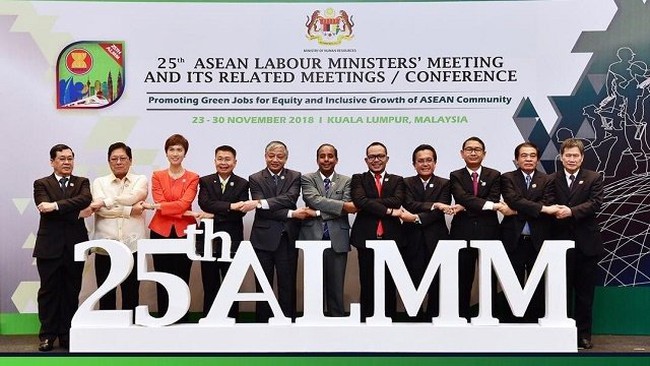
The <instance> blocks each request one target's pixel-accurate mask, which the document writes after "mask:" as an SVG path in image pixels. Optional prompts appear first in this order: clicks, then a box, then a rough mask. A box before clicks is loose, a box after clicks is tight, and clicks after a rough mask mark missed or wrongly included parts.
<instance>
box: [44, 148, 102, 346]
mask: <svg viewBox="0 0 650 366" xmlns="http://www.w3.org/2000/svg"><path fill="white" fill-rule="evenodd" d="M50 165H51V166H52V168H53V169H54V172H53V173H52V174H51V175H49V176H47V177H44V178H40V179H37V180H36V181H35V182H34V203H36V207H37V208H38V211H39V212H40V213H41V218H40V223H39V226H38V234H37V235H36V243H35V246H34V254H33V255H34V257H35V258H36V267H37V269H38V275H39V277H40V279H41V287H40V289H39V290H38V317H39V320H40V322H41V329H40V332H39V338H40V341H41V342H40V344H39V347H38V349H39V351H42V352H47V351H51V350H52V349H53V348H54V341H55V340H56V339H57V338H58V339H59V346H60V347H62V348H68V347H69V346H70V343H69V342H70V322H71V320H72V316H73V315H74V313H75V311H76V310H77V307H78V306H79V291H80V289H81V274H82V271H83V262H75V260H74V246H75V244H77V243H81V242H84V241H87V240H88V231H87V230H86V226H85V224H84V220H83V217H81V212H82V211H83V210H84V209H85V208H87V207H88V206H89V205H90V202H91V201H92V195H91V193H90V182H89V181H88V179H87V178H83V177H77V176H74V175H72V170H73V168H74V152H73V151H72V149H71V148H70V147H69V146H67V145H64V144H57V145H54V146H53V147H52V148H51V149H50Z"/></svg>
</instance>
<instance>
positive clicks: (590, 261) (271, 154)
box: [34, 134, 603, 351]
mask: <svg viewBox="0 0 650 366" xmlns="http://www.w3.org/2000/svg"><path fill="white" fill-rule="evenodd" d="M188 148H189V143H188V141H187V140H186V139H185V138H184V137H183V136H181V135H178V134H176V135H172V136H171V137H169V138H168V139H167V141H166V142H165V152H166V155H167V160H168V161H169V167H168V168H167V169H164V170H159V171H156V172H154V173H153V176H152V178H151V194H152V197H151V198H152V199H151V200H149V199H148V198H147V196H148V191H149V187H148V185H149V184H148V180H147V177H145V176H143V175H137V174H134V173H133V172H132V171H131V169H130V167H131V164H132V154H131V148H130V147H129V146H127V145H125V144H124V143H122V142H117V143H114V144H112V145H111V146H110V147H109V149H108V163H109V166H110V169H111V173H110V174H108V175H106V176H103V177H99V178H97V179H95V181H94V182H93V184H92V186H91V185H90V182H89V181H88V179H86V178H82V177H78V176H73V175H72V170H73V166H74V153H73V151H72V149H71V148H70V147H68V146H66V145H63V144H59V145H55V146H54V147H52V149H51V150H50V161H51V165H52V167H53V169H54V173H53V174H52V175H49V176H47V177H44V178H41V179H38V180H36V181H35V182H34V200H35V203H36V205H37V207H38V209H39V211H40V212H41V220H40V226H39V230H38V235H37V240H36V246H35V250H34V257H36V260H37V267H38V272H39V275H40V278H41V288H40V290H39V292H38V306H39V317H40V320H41V331H40V339H41V343H40V345H39V349H40V350H41V351H49V350H51V349H52V348H53V347H54V341H55V340H56V339H57V338H58V339H59V345H60V346H61V347H67V346H68V342H69V329H70V320H71V318H72V315H73V314H74V312H75V310H76V308H77V306H78V295H79V291H80V287H81V272H82V267H83V263H81V262H75V261H74V258H73V253H74V250H73V248H74V245H75V244H76V243H79V242H83V241H86V240H87V239H88V234H87V231H86V227H85V224H84V218H86V217H89V216H91V215H94V216H95V220H94V232H93V238H94V239H114V240H118V241H120V242H122V243H124V244H125V245H127V246H128V247H129V248H130V249H131V251H132V252H133V253H135V251H136V249H137V241H138V240H139V239H142V238H145V237H146V235H147V234H146V232H147V230H146V227H145V216H146V215H145V214H144V211H145V210H153V211H154V212H155V213H154V214H153V218H152V219H151V221H150V223H149V229H150V238H152V239H155V238H179V237H184V236H185V229H186V228H187V227H188V225H192V224H196V223H197V221H200V219H202V218H212V219H213V220H214V230H215V232H217V231H225V232H227V233H228V234H230V237H231V239H232V244H233V246H232V250H233V251H236V250H237V247H238V244H239V243H240V242H241V241H242V240H244V225H243V217H244V215H246V213H247V212H249V211H253V210H254V211H255V218H254V221H253V225H252V229H251V234H250V242H251V244H252V245H253V247H254V249H255V252H256V254H257V257H258V259H259V261H260V263H261V265H262V268H263V270H264V273H265V275H266V277H267V279H268V280H269V282H270V283H273V281H274V276H277V282H278V283H277V291H278V302H279V304H280V307H281V309H282V311H283V313H284V315H285V316H287V317H290V318H295V316H296V271H297V270H296V269H297V261H298V252H297V249H296V247H295V241H296V240H329V241H331V247H330V248H328V249H327V250H326V251H325V252H324V259H323V260H324V272H325V273H324V278H325V284H324V287H325V291H326V293H325V298H326V314H327V315H329V316H344V315H345V306H344V305H345V304H344V301H343V299H344V278H345V268H346V265H347V255H348V252H349V251H350V245H352V246H354V247H355V248H356V250H357V254H358V260H359V263H358V265H359V280H360V305H361V317H362V321H363V320H365V318H366V317H369V316H372V315H373V312H374V293H373V292H374V268H373V267H374V251H373V250H372V249H370V248H367V247H366V241H367V240H394V241H395V242H396V243H397V245H398V247H399V251H400V253H401V255H402V257H403V260H404V262H405V264H406V266H407V269H408V270H409V273H410V275H411V277H412V280H413V281H414V283H415V284H416V285H419V283H420V281H421V280H422V277H423V275H424V273H425V271H426V268H427V265H428V264H429V260H430V259H431V256H432V255H433V251H434V250H435V248H436V246H437V244H438V241H439V240H444V239H460V240H466V241H470V240H501V241H502V242H503V245H504V246H505V249H506V250H507V252H508V255H509V257H510V259H511V262H512V265H513V267H514V269H515V272H516V273H517V276H518V278H519V280H520V282H521V283H522V284H524V283H525V281H526V276H527V274H529V273H530V270H531V268H532V266H533V264H534V262H535V259H536V257H537V253H538V252H539V250H540V247H541V245H542V243H543V241H544V240H550V239H564V240H574V241H575V242H576V248H575V249H572V250H570V251H569V254H568V255H567V261H568V262H567V263H568V275H567V277H568V284H569V288H570V289H571V290H573V293H574V296H573V298H572V299H573V302H574V304H573V305H574V312H573V313H574V318H575V319H576V322H577V326H578V347H582V348H591V346H592V345H591V319H592V315H591V314H592V304H593V295H594V287H595V276H596V269H597V261H598V259H599V258H600V255H601V254H602V252H603V245H602V240H601V238H600V229H599V226H598V223H597V221H596V214H597V212H598V210H599V209H600V206H601V204H602V200H603V181H602V177H601V176H600V175H599V174H598V173H596V172H593V171H589V170H586V169H581V164H582V161H583V158H584V146H583V144H582V142H581V141H580V140H577V139H568V140H566V141H564V143H563V144H562V147H561V160H562V163H563V166H564V169H563V170H561V171H558V172H556V173H554V174H552V175H546V174H545V173H543V172H541V171H539V170H537V165H538V161H539V157H540V153H539V149H538V148H537V147H536V146H535V145H534V144H532V143H528V142H525V143H522V144H520V145H519V146H517V147H516V149H515V159H516V162H517V165H518V169H517V170H515V171H512V172H508V173H505V174H500V173H499V172H498V171H496V170H494V169H491V168H488V167H485V166H483V159H484V157H485V155H486V150H485V144H484V143H483V141H482V140H481V139H480V138H478V137H470V138H468V139H467V140H465V141H464V142H463V144H462V148H461V150H460V155H461V157H462V158H463V160H464V161H465V166H464V167H462V168H461V169H459V170H456V171H453V172H452V173H451V174H450V177H449V179H445V178H442V177H438V176H436V175H435V174H434V172H435V167H436V162H437V154H436V150H435V149H434V148H433V147H432V146H430V145H426V144H423V145H420V146H417V147H416V148H415V150H414V151H413V154H412V163H413V167H414V168H415V171H416V173H417V174H416V175H415V176H412V177H408V178H402V177H401V176H398V175H394V174H390V173H387V172H386V167H387V164H388V161H389V156H388V149H387V148H386V146H385V145H384V144H383V143H381V142H373V143H371V144H370V145H369V146H368V147H367V148H366V156H365V162H366V164H367V166H368V171H366V172H364V173H360V174H354V175H353V176H352V177H351V178H350V177H348V176H345V175H341V174H339V173H338V172H336V170H335V168H336V164H337V162H338V153H337V150H336V147H335V146H333V145H331V144H323V145H321V146H319V147H318V148H317V150H316V162H317V165H318V170H317V171H316V172H314V173H308V174H302V175H301V173H299V172H297V171H294V170H290V169H288V168H286V167H285V164H286V162H287V159H288V156H289V151H288V149H287V146H286V145H285V144H284V143H282V142H280V141H272V142H270V143H269V144H268V145H267V146H266V148H265V152H264V157H265V161H266V167H265V168H264V169H262V170H261V171H259V172H257V173H255V174H252V175H251V176H250V177H249V178H248V180H246V179H244V178H242V177H239V176H237V175H235V174H234V169H235V166H236V165H237V152H236V151H235V149H234V148H232V147H231V146H228V145H223V146H219V147H217V148H216V150H215V158H214V163H215V168H216V172H215V173H214V174H211V175H207V176H204V177H199V176H198V175H197V174H196V173H193V172H191V171H188V170H186V169H185V168H184V167H183V164H182V163H183V159H184V158H185V154H186V153H187V151H188ZM301 192H302V198H303V200H304V202H305V206H304V207H297V201H298V198H299V196H300V194H301ZM197 193H198V206H199V207H200V208H201V211H193V210H192V203H193V201H194V199H195V198H196V196H197ZM452 198H453V202H454V203H453V204H452ZM497 212H500V213H501V214H502V215H503V220H502V222H501V223H499V219H498V215H497ZM354 213H356V218H355V220H354V224H353V225H352V226H350V222H349V214H354ZM445 215H452V216H453V218H452V220H451V228H450V229H448V227H447V224H446V221H445ZM220 240H221V239H219V238H217V239H215V243H214V244H215V245H213V250H214V252H215V253H217V254H218V253H220V252H221V247H220V246H221V242H220ZM134 255H135V254H134ZM477 256H478V249H475V248H470V247H467V248H464V249H462V250H461V251H460V253H459V301H460V309H459V311H460V315H461V316H462V317H466V318H468V319H469V318H470V316H471V315H470V296H471V290H472V284H473V280H474V274H475V273H474V272H475V265H476V261H477ZM558 260H564V258H558ZM153 264H154V267H155V270H156V271H159V272H169V273H172V274H174V275H176V276H179V277H180V278H182V279H183V280H184V281H186V282H189V276H190V268H191V265H192V263H191V261H190V259H189V258H188V257H187V255H185V254H157V255H154V256H153ZM95 268H96V278H97V282H98V284H101V283H102V282H103V281H105V280H106V278H107V276H108V272H109V270H110V259H109V258H108V256H107V255H106V253H102V252H101V251H100V250H97V251H96V255H95ZM227 270H228V263H227V262H219V261H215V262H201V276H202V280H203V289H204V312H207V311H208V310H209V309H210V307H211V305H212V302H213V301H214V299H215V297H216V293H217V291H218V289H219V286H220V284H221V280H222V278H223V276H224V275H225V273H226V271H227ZM493 287H496V286H493ZM542 287H543V286H542V285H541V284H540V286H538V289H537V292H536V293H535V295H534V297H533V300H532V302H531V304H530V306H529V309H528V311H527V312H526V315H525V317H524V320H525V321H536V319H538V318H539V317H541V316H543V315H544V306H543V303H544V294H543V288H542ZM138 289H139V283H138V281H137V277H136V273H135V271H132V273H131V274H130V275H129V277H128V278H127V279H126V280H125V281H124V282H123V283H122V284H121V291H122V308H124V309H133V308H135V307H136V306H137V305H138V303H139V298H138ZM438 289H439V280H438V276H436V277H435V279H434V281H433V283H432V284H431V287H430V288H429V291H428V297H429V298H428V304H427V306H426V309H422V310H421V312H420V314H418V318H419V319H420V320H423V321H430V319H431V317H434V316H436V315H437V314H438V292H439V291H438ZM258 291H260V288H259V284H258ZM385 299H386V304H385V305H386V307H385V309H386V315H387V316H395V314H396V304H397V299H396V289H395V285H394V283H393V281H392V279H391V278H390V275H389V274H388V273H387V274H386V286H385ZM157 301H158V313H159V314H164V313H165V312H166V311H167V304H168V298H167V293H166V291H165V290H164V288H163V287H162V286H159V287H158V289H157ZM115 307H116V295H115V289H113V290H112V291H111V292H109V293H108V294H107V295H105V296H104V297H103V298H102V299H101V300H100V308H101V309H115ZM271 315H272V314H271V309H270V307H269V306H268V304H267V303H266V302H257V303H256V320H257V321H259V322H265V321H268V319H269V318H270V317H271ZM229 316H231V317H235V318H236V317H237V316H238V306H237V304H234V305H233V307H232V308H231V310H230V313H229ZM500 318H501V319H502V320H505V321H517V319H514V317H513V316H512V315H511V314H510V315H506V314H505V313H502V314H500Z"/></svg>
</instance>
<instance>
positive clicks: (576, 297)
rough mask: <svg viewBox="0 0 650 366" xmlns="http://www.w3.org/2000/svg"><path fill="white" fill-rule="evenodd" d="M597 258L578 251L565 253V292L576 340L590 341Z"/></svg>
mask: <svg viewBox="0 0 650 366" xmlns="http://www.w3.org/2000/svg"><path fill="white" fill-rule="evenodd" d="M598 259H599V257H598V256H587V255H584V254H582V252H580V250H578V249H569V250H568V251H567V291H568V296H567V299H568V303H569V304H570V303H571V300H573V309H571V307H569V314H570V315H571V317H572V318H573V319H575V321H576V326H577V328H578V338H586V339H589V340H591V326H592V321H593V314H592V312H593V306H594V292H595V289H596V271H597V269H598Z"/></svg>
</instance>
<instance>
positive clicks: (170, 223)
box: [144, 134, 199, 316]
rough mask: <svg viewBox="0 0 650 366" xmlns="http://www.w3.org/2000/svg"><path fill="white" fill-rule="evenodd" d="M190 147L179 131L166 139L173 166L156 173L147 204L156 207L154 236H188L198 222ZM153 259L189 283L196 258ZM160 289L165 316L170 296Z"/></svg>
mask: <svg viewBox="0 0 650 366" xmlns="http://www.w3.org/2000/svg"><path fill="white" fill-rule="evenodd" d="M188 148H189V142H188V141H187V139H186V138H185V137H183V136H182V135H179V134H174V135H172V136H170V137H169V138H168V139H167V141H165V153H166V154H167V160H168V161H169V168H167V169H164V170H158V171H155V172H154V173H153V176H152V178H151V195H152V197H153V200H154V202H155V203H153V204H151V203H145V204H144V207H145V208H147V209H152V210H156V213H155V214H154V216H153V218H152V219H151V222H150V223H149V229H151V239H172V238H184V237H185V236H186V234H185V229H186V228H187V226H188V225H192V224H196V220H195V217H194V216H195V215H196V214H195V213H193V212H192V211H191V209H192V202H193V201H194V198H196V192H197V187H198V184H199V175H198V174H196V173H194V172H191V171H189V170H185V168H183V164H182V163H183V159H185V154H186V153H187V150H188ZM153 263H154V268H155V269H156V271H158V272H167V273H171V274H174V275H176V276H178V277H180V278H182V279H183V280H184V281H185V282H186V283H189V280H190V269H191V267H192V261H190V259H189V258H188V257H187V255H186V254H158V255H154V256H153ZM156 290H157V291H156V292H157V300H158V314H159V315H161V316H162V315H163V314H165V313H166V312H167V308H168V304H169V299H168V297H167V291H165V288H164V287H163V286H161V285H160V284H157V285H156Z"/></svg>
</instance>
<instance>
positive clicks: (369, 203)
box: [350, 142, 404, 321]
mask: <svg viewBox="0 0 650 366" xmlns="http://www.w3.org/2000/svg"><path fill="white" fill-rule="evenodd" d="M388 159H389V157H388V149H386V146H385V145H384V144H382V143H381V142H373V143H371V144H370V145H368V147H367V148H366V158H365V161H366V164H367V165H368V171H367V172H365V173H361V174H354V175H353V176H352V182H351V183H350V184H351V195H352V202H354V205H355V207H356V208H357V209H358V210H359V211H358V212H357V217H356V218H355V220H354V224H353V225H352V232H351V234H350V242H351V244H352V245H353V246H354V247H355V248H357V252H358V253H357V254H358V258H359V280H360V287H361V296H360V297H361V299H360V300H361V301H360V303H361V320H362V321H365V319H366V317H371V316H373V314H374V308H375V299H374V292H375V291H374V286H375V278H374V276H375V274H374V272H375V270H374V268H375V266H374V259H375V255H374V251H373V250H372V249H369V248H367V247H366V240H394V241H396V242H397V245H398V246H401V245H402V244H403V243H402V241H401V240H400V239H401V223H400V219H399V216H400V214H401V210H400V207H401V206H402V203H403V202H404V179H403V178H402V177H400V176H399V175H394V174H388V173H386V165H387V163H388ZM385 295H386V315H387V316H390V317H392V316H394V315H395V311H396V301H397V297H396V296H397V295H396V290H395V284H394V282H393V280H392V278H390V275H389V274H388V272H386V287H385Z"/></svg>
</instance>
